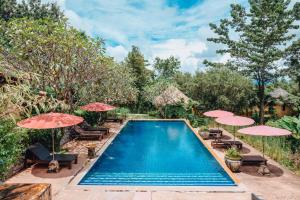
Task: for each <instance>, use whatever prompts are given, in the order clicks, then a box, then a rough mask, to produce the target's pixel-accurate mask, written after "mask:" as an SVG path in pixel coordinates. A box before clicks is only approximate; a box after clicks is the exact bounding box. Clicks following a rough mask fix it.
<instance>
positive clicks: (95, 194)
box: [6, 123, 300, 200]
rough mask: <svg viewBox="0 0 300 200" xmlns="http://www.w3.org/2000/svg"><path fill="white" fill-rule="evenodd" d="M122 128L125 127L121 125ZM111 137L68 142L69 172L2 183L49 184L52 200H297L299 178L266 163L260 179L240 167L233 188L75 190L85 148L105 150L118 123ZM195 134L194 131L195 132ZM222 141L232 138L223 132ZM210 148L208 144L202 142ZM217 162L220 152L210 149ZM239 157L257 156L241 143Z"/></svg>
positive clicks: (39, 170) (37, 173)
mask: <svg viewBox="0 0 300 200" xmlns="http://www.w3.org/2000/svg"><path fill="white" fill-rule="evenodd" d="M124 124H125V123H124ZM105 126H106V127H109V128H110V130H111V133H110V135H109V136H108V137H106V138H105V139H103V140H101V141H71V142H69V143H67V144H65V145H64V146H63V148H66V149H68V150H69V151H70V152H73V153H79V154H80V156H79V161H78V164H75V165H73V168H72V170H69V169H67V168H63V169H61V171H60V172H59V173H58V174H53V173H51V174H48V173H46V169H45V167H41V166H38V165H36V166H32V167H30V168H27V169H26V170H24V171H23V172H21V173H19V174H17V175H16V176H14V177H12V178H11V179H9V180H8V181H7V182H6V183H50V184H51V186H52V196H53V199H55V200H56V199H57V200H63V199H73V200H75V199H118V200H119V199H121V200H122V199H124V200H133V199H134V200H140V199H145V200H148V199H149V200H150V199H152V200H159V199H163V200H168V199H180V200H182V199H187V200H193V199H200V198H201V199H239V200H250V199H251V194H252V193H254V194H256V195H261V196H262V197H263V199H272V200H273V199H275V200H276V199H278V200H279V199H280V200H282V199H289V200H293V199H294V200H296V199H300V191H299V188H300V177H299V176H297V175H294V174H293V173H292V172H291V171H289V170H288V169H286V168H284V167H282V166H280V165H279V164H278V163H277V162H275V161H273V160H271V159H268V163H269V167H270V169H271V175H270V176H260V175H258V173H257V167H255V166H254V167H252V166H251V167H242V168H241V172H240V173H236V174H235V175H236V177H237V178H238V179H239V180H240V184H239V186H237V187H185V186H181V187H171V186H167V187H166V186H164V187H153V186H151V187H150V186H149V187H148V186H147V187H146V186H144V187H142V186H141V187H138V186H137V187H135V186H126V187H125V186H79V185H77V183H78V182H79V180H80V179H81V177H82V176H83V175H84V174H85V173H86V172H87V171H88V169H89V168H90V166H91V165H92V164H93V163H94V162H95V160H96V159H97V158H95V159H92V160H90V159H87V149H86V147H85V146H86V145H88V144H91V143H93V144H96V145H97V148H96V151H97V157H98V156H99V155H100V154H101V153H102V152H103V151H104V150H105V148H106V147H107V146H108V144H109V143H110V142H111V141H112V140H113V139H114V137H115V136H116V134H117V133H118V132H119V131H120V129H121V128H122V125H120V124H119V123H107V124H105ZM195 131H196V130H195ZM224 135H225V136H224V138H225V139H228V140H229V139H230V138H232V137H233V136H232V135H231V134H230V133H228V132H226V131H224ZM205 142H206V143H207V144H208V145H210V142H211V140H205ZM213 151H214V152H215V153H216V154H217V155H218V156H219V157H220V158H221V159H223V158H224V150H221V149H213ZM242 152H243V153H246V154H260V152H258V151H257V150H256V149H254V148H252V147H251V146H249V145H247V144H245V143H243V149H242Z"/></svg>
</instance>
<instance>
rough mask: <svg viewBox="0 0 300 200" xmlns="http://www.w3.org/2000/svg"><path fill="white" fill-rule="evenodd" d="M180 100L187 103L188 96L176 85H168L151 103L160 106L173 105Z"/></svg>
mask: <svg viewBox="0 0 300 200" xmlns="http://www.w3.org/2000/svg"><path fill="white" fill-rule="evenodd" d="M180 102H183V103H185V104H187V103H188V102H189V98H188V97H187V96H186V95H185V94H183V93H182V92H181V91H180V90H179V89H177V88H176V87H174V86H170V87H168V88H167V89H166V90H165V91H163V92H162V93H161V94H160V95H159V96H157V97H155V98H154V101H153V104H154V105H155V106H156V107H161V106H165V105H174V104H177V103H180Z"/></svg>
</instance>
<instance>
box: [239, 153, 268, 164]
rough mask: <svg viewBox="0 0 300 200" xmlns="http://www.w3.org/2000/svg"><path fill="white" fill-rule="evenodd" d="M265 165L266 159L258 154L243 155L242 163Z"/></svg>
mask: <svg viewBox="0 0 300 200" xmlns="http://www.w3.org/2000/svg"><path fill="white" fill-rule="evenodd" d="M262 164H264V165H267V159H265V158H263V157H262V156H260V155H243V157H242V165H262Z"/></svg>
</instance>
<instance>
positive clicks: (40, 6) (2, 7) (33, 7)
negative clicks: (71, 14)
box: [0, 0, 64, 21]
mask: <svg viewBox="0 0 300 200" xmlns="http://www.w3.org/2000/svg"><path fill="white" fill-rule="evenodd" d="M23 17H27V18H33V19H41V18H50V19H52V20H55V21H58V20H60V19H62V18H63V17H64V15H63V12H62V11H61V10H60V8H59V7H58V6H57V4H56V3H42V2H41V0H26V1H25V0H22V2H21V3H18V2H17V1H16V0H0V18H2V19H3V20H5V21H7V20H9V19H11V18H23Z"/></svg>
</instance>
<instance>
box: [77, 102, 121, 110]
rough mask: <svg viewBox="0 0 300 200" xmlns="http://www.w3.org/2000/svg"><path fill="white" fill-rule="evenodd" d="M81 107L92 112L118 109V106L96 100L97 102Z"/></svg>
mask: <svg viewBox="0 0 300 200" xmlns="http://www.w3.org/2000/svg"><path fill="white" fill-rule="evenodd" d="M80 109H81V110H85V111H91V112H106V111H110V110H114V109H116V107H114V106H111V105H108V104H105V103H99V102H95V103H89V104H87V105H85V106H81V107H80Z"/></svg>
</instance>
